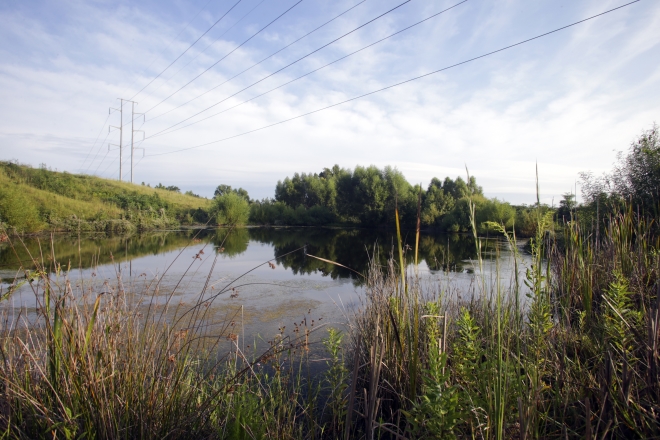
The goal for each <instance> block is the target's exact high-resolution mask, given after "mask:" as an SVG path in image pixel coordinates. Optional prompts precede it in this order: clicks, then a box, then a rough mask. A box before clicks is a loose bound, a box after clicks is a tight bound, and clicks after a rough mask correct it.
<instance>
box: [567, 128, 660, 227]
mask: <svg viewBox="0 0 660 440" xmlns="http://www.w3.org/2000/svg"><path fill="white" fill-rule="evenodd" d="M617 161H618V163H617V164H616V165H615V167H614V170H613V171H612V172H611V173H605V174H603V175H602V176H601V177H595V176H594V175H593V174H592V173H591V172H583V173H580V180H581V186H582V196H583V198H584V199H585V201H586V202H587V204H589V205H592V208H593V206H597V207H598V208H597V209H598V210H599V211H600V213H601V215H606V214H607V212H612V211H616V210H618V209H619V208H620V207H621V206H623V203H624V202H631V203H632V204H633V206H636V207H637V208H639V209H640V210H642V211H643V212H646V213H650V214H653V215H655V216H658V215H659V214H660V212H659V211H660V129H659V128H658V126H657V125H656V124H653V127H652V128H650V129H649V130H646V131H644V132H642V134H641V135H640V136H639V137H638V138H637V139H636V140H635V141H633V142H632V143H631V145H630V149H629V151H628V154H627V155H625V156H624V154H623V152H620V153H619V154H618V156H617Z"/></svg>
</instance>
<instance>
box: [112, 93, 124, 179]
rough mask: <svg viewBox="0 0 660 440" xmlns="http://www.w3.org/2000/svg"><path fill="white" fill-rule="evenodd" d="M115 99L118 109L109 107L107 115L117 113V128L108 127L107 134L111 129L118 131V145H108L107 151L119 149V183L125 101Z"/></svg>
mask: <svg viewBox="0 0 660 440" xmlns="http://www.w3.org/2000/svg"><path fill="white" fill-rule="evenodd" d="M117 99H119V103H120V105H119V108H114V107H110V109H109V110H108V114H110V113H112V111H113V110H114V111H118V112H119V127H117V126H115V125H110V126H108V133H110V130H111V129H112V128H117V129H119V145H116V144H108V151H110V146H111V145H114V146H118V147H119V181H120V182H121V178H122V171H121V162H122V139H123V138H124V136H123V134H124V101H125V99H121V98H117Z"/></svg>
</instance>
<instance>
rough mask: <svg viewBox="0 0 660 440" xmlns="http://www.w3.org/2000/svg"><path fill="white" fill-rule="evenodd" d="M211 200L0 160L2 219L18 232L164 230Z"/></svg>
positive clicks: (188, 220)
mask: <svg viewBox="0 0 660 440" xmlns="http://www.w3.org/2000/svg"><path fill="white" fill-rule="evenodd" d="M210 203H211V202H210V200H207V199H204V198H200V197H194V196H190V195H185V194H180V193H178V192H173V191H167V190H164V189H156V188H150V187H147V186H143V185H134V184H131V183H127V182H119V181H114V180H109V179H101V178H98V177H93V176H87V175H76V174H69V173H66V172H64V173H61V172H54V171H49V170H46V169H43V168H40V169H33V168H30V167H27V166H23V165H17V164H14V163H11V162H0V220H1V221H3V222H5V223H7V224H8V225H9V226H12V227H14V228H16V229H17V230H18V231H19V232H38V231H42V230H46V229H48V230H53V229H55V230H67V231H81V230H82V231H106V230H110V231H113V230H114V231H120V232H121V231H123V230H134V229H142V230H144V229H166V228H168V227H172V226H174V225H178V224H179V223H193V222H195V221H196V220H195V218H194V217H195V214H196V213H197V212H198V211H199V210H201V211H203V212H206V211H207V210H208V209H209V208H210Z"/></svg>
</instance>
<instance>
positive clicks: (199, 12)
mask: <svg viewBox="0 0 660 440" xmlns="http://www.w3.org/2000/svg"><path fill="white" fill-rule="evenodd" d="M211 1H212V0H208V1H207V2H206V4H205V5H204V6H202V8H201V9H200V10H199V11H197V13H196V14H195V16H194V17H193V18H191V19H190V20H189V21H188V23H186V24H185V26H184V27H183V28H182V29H181V30H180V31H179V33H178V34H177V35H176V36H175V37H174V38H172V39H171V40H170V42H169V44H168V45H167V46H166V47H165V49H163V51H161V53H163V52H164V51H165V50H167V49H168V48H169V47H170V46H171V45H172V43H174V41H175V40H176V39H177V38H179V36H180V35H181V34H182V33H183V32H184V31H185V30H186V29H187V28H188V26H189V25H190V23H192V22H193V20H194V19H195V18H197V16H198V15H199V14H201V12H202V11H203V10H204V9H205V8H206V7H207V6H208V5H209V3H211ZM156 59H157V56H154V57H153V59H152V60H151V62H150V63H149V66H147V70H148V69H149V68H150V67H151V66H152V65H153V64H154V62H155V61H156ZM136 82H137V79H136V80H135V81H134V82H133V84H131V85H130V86H129V87H127V88H126V89H125V90H124V92H125V91H126V90H128V89H129V88H131V87H133V85H135V83H136ZM124 92H122V93H121V94H122V95H123V94H124ZM109 118H110V115H108V116H107V117H106V118H105V121H103V126H102V127H101V130H100V131H99V135H98V136H96V140H95V141H94V144H92V146H91V147H90V149H89V152H88V153H87V156H86V157H85V160H83V163H82V164H81V165H80V168H82V167H83V165H84V164H85V161H86V160H87V157H89V155H90V154H91V152H92V151H93V150H94V146H95V145H96V141H97V140H98V138H99V136H100V135H101V133H102V132H103V129H104V128H105V123H106V122H108V119H109ZM106 139H108V135H106V136H105V138H104V139H103V141H102V142H101V145H100V146H99V148H98V149H97V150H96V153H95V154H94V158H93V159H92V161H91V162H90V163H89V165H87V168H85V172H87V171H89V169H90V168H91V167H92V164H93V163H94V161H95V160H96V158H97V157H98V155H99V152H100V151H101V148H102V147H103V144H104V143H105V141H106ZM106 156H107V154H106ZM104 158H105V157H104ZM103 160H104V159H102V160H101V162H103Z"/></svg>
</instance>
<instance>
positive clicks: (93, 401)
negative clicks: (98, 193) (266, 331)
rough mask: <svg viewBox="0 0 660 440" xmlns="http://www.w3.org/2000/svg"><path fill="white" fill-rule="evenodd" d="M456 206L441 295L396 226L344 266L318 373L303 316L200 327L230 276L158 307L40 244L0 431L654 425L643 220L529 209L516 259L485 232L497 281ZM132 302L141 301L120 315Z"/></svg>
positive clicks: (655, 257) (654, 348) (176, 434)
mask: <svg viewBox="0 0 660 440" xmlns="http://www.w3.org/2000/svg"><path fill="white" fill-rule="evenodd" d="M469 206H470V211H471V212H472V217H471V223H472V233H473V238H474V240H475V243H476V250H477V257H476V258H475V261H473V262H472V265H473V267H474V268H475V269H476V270H475V282H474V283H473V285H472V287H471V288H470V289H469V290H467V291H459V290H457V289H456V288H454V287H452V285H451V284H446V283H444V284H443V283H440V284H438V283H431V282H430V281H428V280H426V279H424V277H422V276H421V275H420V271H419V270H417V268H416V267H415V265H412V266H410V265H407V264H406V261H407V260H413V261H414V260H415V259H414V258H408V259H406V254H407V253H408V252H414V255H416V254H417V249H412V248H409V247H408V246H406V245H405V243H403V241H402V239H401V237H402V234H401V231H400V228H397V237H398V243H397V244H396V248H395V249H392V252H391V255H392V256H393V257H395V258H392V259H390V260H389V261H388V262H387V264H386V265H385V266H382V265H381V263H380V262H381V261H383V260H381V259H380V258H379V255H378V253H379V252H382V250H379V249H378V248H376V247H375V248H374V250H373V253H372V254H371V257H370V266H369V270H368V271H367V272H366V273H365V274H361V275H364V277H365V284H364V286H365V296H364V303H363V304H362V307H361V308H360V309H359V311H357V312H356V313H355V315H354V316H353V317H352V318H351V320H350V322H349V327H350V331H349V332H348V333H347V334H341V333H339V332H338V331H336V330H330V331H329V332H328V337H327V338H326V339H325V340H324V343H323V347H324V349H325V352H326V353H327V359H326V360H325V363H326V369H325V372H323V373H320V374H317V375H313V374H312V373H311V365H312V363H311V359H310V350H311V349H312V348H313V347H312V346H311V345H310V344H311V343H310V338H311V335H312V333H313V332H315V331H318V329H319V328H320V327H319V326H318V325H317V326H316V327H312V326H311V325H308V323H307V320H303V321H301V322H297V323H295V325H294V326H293V328H291V329H289V330H288V331H287V330H286V329H285V328H280V329H278V332H277V334H276V336H274V337H273V338H270V340H269V341H267V342H266V343H265V344H263V343H261V342H257V343H254V342H253V343H252V344H250V345H251V346H252V348H250V349H246V348H244V345H245V344H244V341H243V338H244V335H242V334H241V332H240V331H239V330H238V326H237V324H236V322H237V321H238V317H237V316H231V315H229V316H227V317H226V319H222V320H221V321H217V322H216V321H214V320H213V319H211V316H212V315H211V314H210V312H209V310H212V308H213V301H214V299H215V298H217V297H218V295H223V294H228V293H229V292H231V287H233V285H232V284H231V283H228V284H227V285H226V286H224V287H223V288H221V289H218V290H215V291H214V292H213V293H212V294H210V293H209V292H208V291H207V289H206V288H205V289H204V290H203V291H202V292H200V296H199V297H198V300H197V302H196V304H195V305H194V306H193V307H188V308H183V307H181V306H179V305H176V304H175V303H174V301H173V300H171V297H169V298H170V299H168V300H167V302H166V303H165V304H163V303H162V301H160V299H162V298H163V295H162V292H160V289H161V286H159V284H158V282H156V281H154V282H151V283H150V282H148V281H146V280H145V281H141V282H139V283H138V282H132V283H128V284H126V283H124V280H123V279H122V278H121V277H120V276H119V275H118V276H117V279H116V281H114V282H113V283H107V284H100V283H94V282H93V281H92V280H86V281H85V282H84V283H82V284H81V285H80V286H76V285H75V284H73V283H72V282H71V280H70V279H69V277H68V275H67V274H68V273H69V270H70V268H66V269H64V268H62V267H61V266H60V265H59V264H58V263H57V262H56V261H55V259H54V255H51V259H50V262H49V263H47V264H44V263H43V261H48V258H43V257H41V256H40V257H38V258H36V257H35V258H32V261H33V265H34V269H35V270H34V271H32V272H30V273H26V275H27V276H28V279H30V280H32V281H31V283H32V284H31V288H32V289H33V292H34V295H35V298H36V299H37V300H38V302H39V305H38V308H37V309H35V310H29V311H21V312H16V313H17V314H15V315H11V314H5V316H4V319H3V321H2V323H1V326H2V327H1V329H0V330H1V331H0V359H1V360H2V369H1V370H0V379H1V381H0V389H1V393H0V433H4V434H1V435H3V436H4V437H8V438H45V437H48V438H55V437H57V438H80V437H88V438H89V437H93V438H135V437H140V438H190V437H195V438H197V437H204V438H231V439H234V438H236V439H252V438H281V439H303V438H305V439H311V438H314V439H325V438H328V439H330V438H332V439H336V438H344V439H350V438H357V439H367V440H371V439H375V438H380V439H385V438H392V439H412V438H480V439H509V438H519V439H531V438H558V439H566V438H576V439H577V438H588V439H592V438H653V437H657V436H660V423H659V422H658V420H659V419H658V414H660V406H659V404H658V402H660V295H659V293H660V280H659V276H658V275H659V273H660V236H659V234H658V228H657V225H656V223H655V221H654V220H653V219H649V218H645V217H643V216H641V215H640V214H639V213H637V212H636V211H635V210H633V209H631V208H630V209H625V210H622V211H621V212H619V213H617V214H615V215H614V214H613V215H611V216H610V217H609V218H608V219H606V221H604V224H605V225H606V227H604V228H602V227H600V228H601V229H599V230H598V231H595V230H593V229H592V228H591V225H590V224H589V225H584V224H582V223H581V219H580V218H579V217H576V218H572V219H571V220H570V221H569V222H567V223H564V224H560V225H556V224H554V223H553V221H552V215H551V214H549V213H548V212H547V210H545V209H543V207H542V206H540V203H539V204H537V207H536V211H535V216H534V222H535V225H534V228H533V230H534V235H533V236H532V238H531V240H530V243H529V249H530V252H531V253H530V254H529V255H526V256H525V255H523V251H522V247H521V245H520V243H518V241H517V239H516V236H515V233H514V230H513V229H512V228H507V227H506V225H503V224H499V225H498V224H489V225H486V226H487V227H486V228H485V229H487V230H491V231H496V232H499V234H500V235H501V237H502V239H501V240H500V241H499V247H498V248H496V249H495V251H496V252H498V249H500V250H501V249H502V248H504V247H508V248H509V250H510V251H511V252H510V254H511V255H512V257H511V258H513V260H514V261H513V264H514V266H515V268H516V269H515V273H514V275H513V276H512V278H511V279H504V278H503V276H502V274H501V272H500V271H499V270H496V271H495V274H494V275H493V276H486V275H485V272H484V267H485V266H486V258H487V257H486V256H484V255H485V254H482V249H483V246H484V244H483V243H482V242H481V236H480V235H479V231H480V230H484V228H483V227H482V226H483V225H478V224H477V221H476V218H475V214H474V211H475V210H474V205H473V204H472V203H470V204H469ZM395 218H398V210H397V211H395ZM227 235H228V234H227ZM5 239H10V240H11V238H9V237H6V238H5ZM417 243H418V237H417V236H416V237H415V248H416V247H417ZM219 247H222V244H220V246H219ZM299 251H300V249H298V250H294V251H293V252H299ZM24 254H25V253H20V255H22V256H23V257H22V258H25V257H24ZM39 254H40V255H42V254H48V251H45V252H44V251H43V250H40V252H39ZM32 256H34V255H32ZM310 257H311V256H310ZM322 260H323V261H324V262H325V263H328V264H339V263H335V262H332V261H329V260H324V259H322ZM268 263H269V262H264V263H263V264H264V265H265V264H268ZM191 267H192V266H191ZM208 276H209V275H207V278H208ZM207 286H208V282H207ZM170 293H172V292H170ZM11 294H12V292H7V293H4V292H2V295H1V296H2V298H4V299H5V300H6V298H10V297H11ZM136 298H137V299H146V304H147V305H146V306H144V307H136V304H137V302H136ZM159 298H160V299H159ZM256 345H260V347H259V349H257V347H256ZM261 345H263V347H262V346H261Z"/></svg>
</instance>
